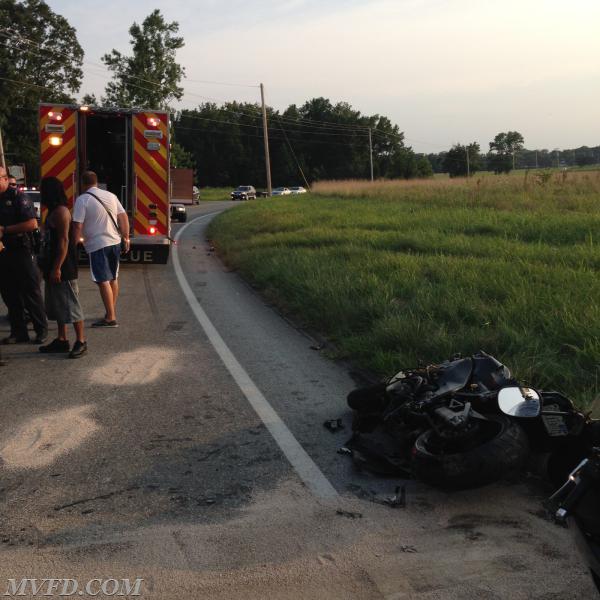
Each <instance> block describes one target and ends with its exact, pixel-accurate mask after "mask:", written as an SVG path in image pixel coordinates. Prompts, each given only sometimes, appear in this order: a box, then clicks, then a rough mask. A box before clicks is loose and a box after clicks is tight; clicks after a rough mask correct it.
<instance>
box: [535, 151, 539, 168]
mask: <svg viewBox="0 0 600 600" xmlns="http://www.w3.org/2000/svg"><path fill="white" fill-rule="evenodd" d="M535 168H536V169H537V168H539V167H538V157H537V150H536V151H535Z"/></svg>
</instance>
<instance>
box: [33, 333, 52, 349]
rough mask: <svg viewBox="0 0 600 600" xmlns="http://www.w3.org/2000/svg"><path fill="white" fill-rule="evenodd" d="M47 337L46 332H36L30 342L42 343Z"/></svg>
mask: <svg viewBox="0 0 600 600" xmlns="http://www.w3.org/2000/svg"><path fill="white" fill-rule="evenodd" d="M47 339H48V332H47V331H42V332H41V333H37V334H36V336H35V337H34V338H33V340H31V343H32V344H37V345H38V346H39V345H40V344H43V343H44V342H45V341H46V340H47Z"/></svg>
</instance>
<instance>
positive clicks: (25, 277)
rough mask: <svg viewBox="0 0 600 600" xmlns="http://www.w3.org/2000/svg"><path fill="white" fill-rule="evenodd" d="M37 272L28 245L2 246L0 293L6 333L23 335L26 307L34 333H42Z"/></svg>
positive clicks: (44, 325)
mask: <svg viewBox="0 0 600 600" xmlns="http://www.w3.org/2000/svg"><path fill="white" fill-rule="evenodd" d="M40 282H41V277H40V272H39V269H38V267H37V265H36V264H35V259H34V258H33V256H31V251H30V250H29V249H28V248H11V249H8V248H5V249H4V250H3V251H2V252H0V295H2V299H3V300H4V303H5V304H6V307H7V308H8V320H9V321H10V334H11V336H15V337H18V338H21V337H22V338H25V337H27V335H28V334H27V324H26V323H25V319H24V310H23V308H25V309H27V312H28V313H29V316H30V317H31V322H32V323H33V328H34V329H35V332H36V334H42V333H45V332H46V331H47V329H48V321H47V319H46V313H45V311H44V300H43V298H42V292H41V289H40Z"/></svg>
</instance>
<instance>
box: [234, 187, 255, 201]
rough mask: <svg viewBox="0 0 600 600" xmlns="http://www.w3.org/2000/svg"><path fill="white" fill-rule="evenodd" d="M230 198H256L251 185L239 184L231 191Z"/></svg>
mask: <svg viewBox="0 0 600 600" xmlns="http://www.w3.org/2000/svg"><path fill="white" fill-rule="evenodd" d="M231 199H232V200H250V199H255V200H256V190H255V189H254V186H251V185H240V186H238V187H237V188H236V189H235V190H233V192H231Z"/></svg>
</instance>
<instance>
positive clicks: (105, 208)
mask: <svg viewBox="0 0 600 600" xmlns="http://www.w3.org/2000/svg"><path fill="white" fill-rule="evenodd" d="M85 193H86V194H88V195H89V196H93V197H94V198H96V200H98V202H100V204H102V206H103V208H104V210H105V211H106V212H107V213H108V216H109V217H110V220H111V221H112V223H113V225H114V226H115V229H116V230H117V233H118V234H119V235H120V236H121V237H122V233H121V228H120V227H119V225H118V224H117V222H116V221H115V218H114V217H113V215H112V213H111V212H110V210H108V208H107V206H106V204H104V202H102V200H100V198H98V196H96V194H92V192H85Z"/></svg>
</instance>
